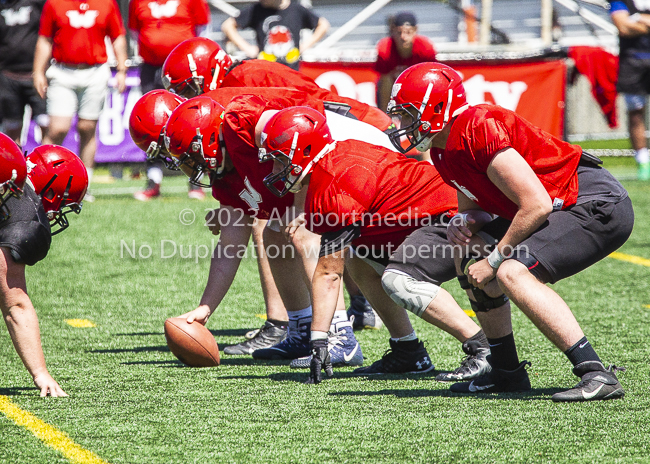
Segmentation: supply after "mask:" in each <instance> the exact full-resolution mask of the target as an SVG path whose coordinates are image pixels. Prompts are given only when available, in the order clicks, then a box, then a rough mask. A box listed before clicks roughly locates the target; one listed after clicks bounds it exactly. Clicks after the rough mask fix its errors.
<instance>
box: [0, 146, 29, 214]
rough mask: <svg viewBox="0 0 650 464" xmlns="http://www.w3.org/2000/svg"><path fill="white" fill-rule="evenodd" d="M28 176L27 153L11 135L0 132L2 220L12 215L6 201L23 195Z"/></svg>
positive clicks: (0, 212) (0, 206)
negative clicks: (24, 153) (23, 151)
mask: <svg viewBox="0 0 650 464" xmlns="http://www.w3.org/2000/svg"><path fill="white" fill-rule="evenodd" d="M26 178H27V165H26V164H25V155H23V153H22V152H21V151H20V147H18V145H16V142H14V141H13V140H11V138H10V137H8V136H6V135H5V134H2V133H0V221H4V220H5V219H7V218H8V217H9V215H10V212H9V208H8V207H7V205H6V203H5V202H6V201H7V200H8V199H9V197H10V196H14V197H16V198H18V197H20V195H22V193H23V191H22V188H23V185H25V179H26Z"/></svg>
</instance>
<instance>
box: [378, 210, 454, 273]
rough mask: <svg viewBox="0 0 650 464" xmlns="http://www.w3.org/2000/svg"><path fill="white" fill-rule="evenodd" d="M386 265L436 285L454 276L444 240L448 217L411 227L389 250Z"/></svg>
mask: <svg viewBox="0 0 650 464" xmlns="http://www.w3.org/2000/svg"><path fill="white" fill-rule="evenodd" d="M386 269H387V270H388V269H393V270H396V271H401V272H403V273H405V274H408V275H409V276H411V277H412V278H414V279H416V280H418V281H421V282H430V283H433V284H435V285H438V286H439V285H440V284H442V283H443V282H447V281H448V280H452V279H454V278H455V277H456V267H455V266H454V257H453V253H452V246H451V245H450V244H449V242H448V241H447V221H440V220H438V221H436V222H435V223H434V224H433V225H430V226H425V227H421V228H419V229H417V230H415V231H413V232H412V233H411V234H410V235H409V236H408V237H406V239H405V240H404V242H402V244H401V245H400V246H399V248H398V249H397V251H396V252H395V253H393V254H392V256H391V257H390V261H389V263H388V266H387V267H386Z"/></svg>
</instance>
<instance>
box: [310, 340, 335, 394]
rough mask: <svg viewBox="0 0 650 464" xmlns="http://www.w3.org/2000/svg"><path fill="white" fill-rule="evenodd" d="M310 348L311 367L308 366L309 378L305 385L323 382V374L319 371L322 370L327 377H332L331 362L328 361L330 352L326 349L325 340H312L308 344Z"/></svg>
mask: <svg viewBox="0 0 650 464" xmlns="http://www.w3.org/2000/svg"><path fill="white" fill-rule="evenodd" d="M310 346H311V365H310V366H309V378H308V379H307V381H306V382H305V383H307V384H316V383H321V381H322V380H323V373H322V372H321V371H322V370H323V369H325V373H326V374H327V376H328V377H332V376H333V375H334V371H333V370H332V362H331V361H330V352H329V351H328V349H327V339H321V340H312V341H311V342H310Z"/></svg>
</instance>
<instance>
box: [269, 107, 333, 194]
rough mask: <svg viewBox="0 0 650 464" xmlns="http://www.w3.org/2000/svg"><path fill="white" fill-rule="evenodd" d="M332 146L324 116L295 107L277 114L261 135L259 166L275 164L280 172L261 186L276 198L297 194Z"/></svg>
mask: <svg viewBox="0 0 650 464" xmlns="http://www.w3.org/2000/svg"><path fill="white" fill-rule="evenodd" d="M333 143H334V139H332V134H330V130H329V127H327V120H326V119H325V116H323V115H322V114H321V113H319V112H318V111H316V110H315V109H312V108H308V107H306V106H296V107H293V108H285V109H283V110H281V111H278V112H277V113H276V114H274V115H273V116H272V117H271V119H269V121H268V122H267V123H266V125H265V126H264V130H263V131H262V147H263V148H262V149H260V162H265V161H269V160H274V161H277V162H278V163H280V168H281V169H280V171H279V172H276V170H274V172H273V173H271V174H269V175H268V176H266V177H265V178H264V185H266V187H267V188H268V189H269V190H270V191H271V192H273V193H274V194H275V195H277V196H279V197H283V196H285V195H286V194H287V193H289V192H294V193H295V192H297V191H299V190H300V188H301V187H302V185H301V182H302V180H303V179H304V178H305V176H306V175H307V174H309V173H310V172H311V170H312V168H313V167H314V165H315V164H316V163H317V162H318V161H319V160H320V159H321V158H322V157H323V156H325V155H326V154H327V153H329V152H330V151H331V150H332V149H333V148H334V146H333ZM277 184H279V185H277ZM276 185H277V186H276ZM278 187H279V188H278Z"/></svg>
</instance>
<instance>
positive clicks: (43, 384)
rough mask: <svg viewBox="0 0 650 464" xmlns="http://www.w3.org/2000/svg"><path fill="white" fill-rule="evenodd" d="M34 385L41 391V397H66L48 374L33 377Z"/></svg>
mask: <svg viewBox="0 0 650 464" xmlns="http://www.w3.org/2000/svg"><path fill="white" fill-rule="evenodd" d="M34 385H36V388H38V389H39V390H40V391H41V397H45V396H48V395H49V396H51V397H53V398H57V397H62V396H68V394H67V393H66V392H64V391H63V388H61V386H60V385H59V384H58V383H57V381H56V380H54V379H53V378H52V376H51V375H50V374H49V373H48V372H44V373H42V374H39V375H37V376H36V377H34Z"/></svg>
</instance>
